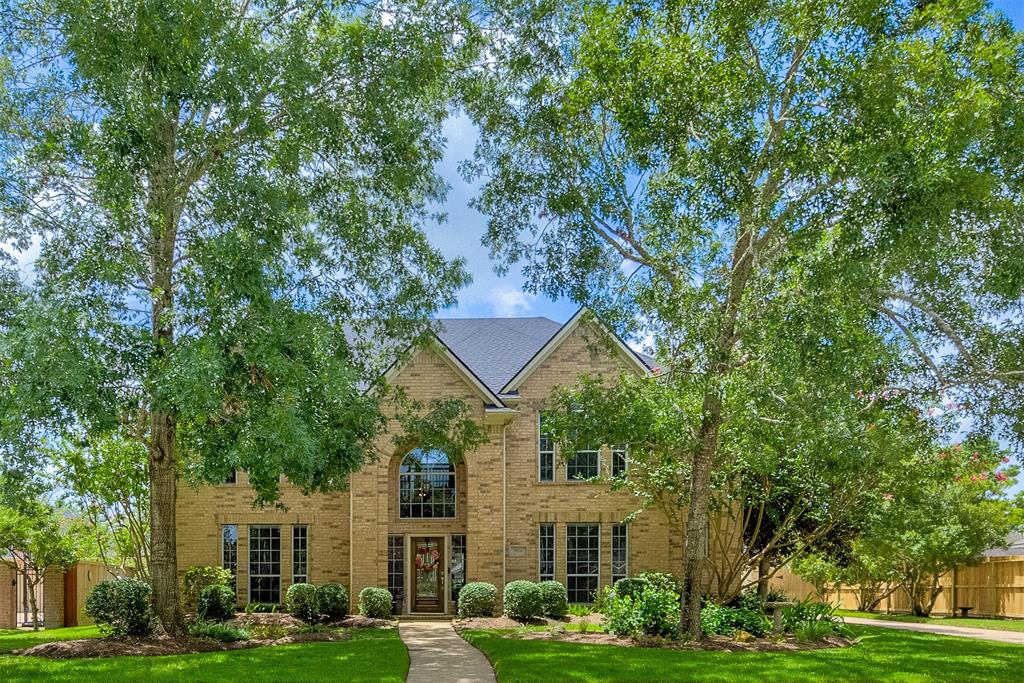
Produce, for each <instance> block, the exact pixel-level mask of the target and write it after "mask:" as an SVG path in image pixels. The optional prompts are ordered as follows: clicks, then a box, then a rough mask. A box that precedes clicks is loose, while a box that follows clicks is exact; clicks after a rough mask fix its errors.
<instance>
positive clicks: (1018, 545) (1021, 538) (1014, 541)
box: [982, 532, 1024, 557]
mask: <svg viewBox="0 0 1024 683" xmlns="http://www.w3.org/2000/svg"><path fill="white" fill-rule="evenodd" d="M1006 545H1007V546H1008V547H1006V548H992V549H990V550H986V551H985V552H983V553H982V555H984V556H985V557H1012V556H1014V555H1024V534H1022V533H1016V532H1014V533H1011V534H1010V535H1008V536H1007V537H1006Z"/></svg>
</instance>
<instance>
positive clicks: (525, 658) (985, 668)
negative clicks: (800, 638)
mask: <svg viewBox="0 0 1024 683" xmlns="http://www.w3.org/2000/svg"><path fill="white" fill-rule="evenodd" d="M853 630H854V632H855V633H856V634H857V635H859V636H862V639H861V641H860V643H858V644H857V645H855V646H853V647H849V648H842V649H827V650H808V651H803V652H699V651H686V650H682V651H678V650H677V651H673V650H658V649H648V648H639V647H619V646H615V645H580V644H576V643H558V642H552V641H548V640H514V639H510V638H502V637H501V636H502V632H499V631H465V632H463V634H462V635H463V637H464V638H466V640H468V641H469V642H470V643H472V644H473V645H475V646H476V647H478V648H480V649H481V650H482V651H483V652H484V654H486V655H487V658H488V659H490V661H491V664H492V665H493V666H494V669H495V671H496V672H497V674H498V681H499V683H512V682H513V681H522V682H533V681H536V682H537V683H541V682H546V681H551V680H555V679H557V680H560V681H601V682H610V681H622V682H625V681H764V680H777V681H900V682H904V681H1019V680H1020V663H1021V662H1022V661H1024V646H1020V645H1007V644H1005V643H996V642H989V641H983V640H970V639H967V638H955V637H947V636H935V635H931V634H926V633H916V632H912V631H894V630H891V629H882V628H867V627H853Z"/></svg>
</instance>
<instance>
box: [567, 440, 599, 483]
mask: <svg viewBox="0 0 1024 683" xmlns="http://www.w3.org/2000/svg"><path fill="white" fill-rule="evenodd" d="M600 463H601V456H600V454H599V451H598V450H597V449H596V448H594V449H591V450H585V451H576V453H575V454H574V455H573V456H572V457H571V458H569V460H568V461H567V462H566V463H565V478H566V479H568V480H569V481H585V480H587V479H593V478H594V477H596V476H597V475H598V474H599V473H600V466H601V465H600Z"/></svg>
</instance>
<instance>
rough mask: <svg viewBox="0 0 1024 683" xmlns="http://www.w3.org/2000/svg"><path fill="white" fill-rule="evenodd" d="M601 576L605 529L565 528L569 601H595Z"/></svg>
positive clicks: (597, 527) (589, 525) (590, 527)
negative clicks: (602, 542) (602, 534)
mask: <svg viewBox="0 0 1024 683" xmlns="http://www.w3.org/2000/svg"><path fill="white" fill-rule="evenodd" d="M600 576H601V527H600V525H598V524H567V525H566V526H565V588H566V592H567V593H568V594H569V602H574V603H589V602H593V600H594V594H595V593H596V592H597V586H598V581H599V579H600Z"/></svg>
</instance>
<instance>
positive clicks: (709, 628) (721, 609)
mask: <svg viewBox="0 0 1024 683" xmlns="http://www.w3.org/2000/svg"><path fill="white" fill-rule="evenodd" d="M700 627H701V630H703V631H704V633H706V634H707V635H709V636H731V635H733V634H735V633H736V631H737V630H742V631H746V632H747V633H749V634H751V635H753V636H757V637H758V638H761V637H763V636H765V635H767V634H768V633H769V632H771V630H772V621H771V619H769V618H768V617H766V616H765V615H764V614H763V613H761V612H756V611H754V610H749V609H743V608H740V607H726V606H725V605H718V604H715V603H709V604H707V605H705V606H704V608H703V609H702V610H701V611H700Z"/></svg>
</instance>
